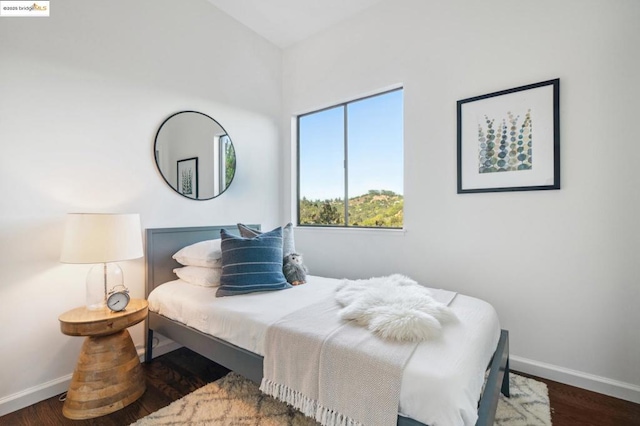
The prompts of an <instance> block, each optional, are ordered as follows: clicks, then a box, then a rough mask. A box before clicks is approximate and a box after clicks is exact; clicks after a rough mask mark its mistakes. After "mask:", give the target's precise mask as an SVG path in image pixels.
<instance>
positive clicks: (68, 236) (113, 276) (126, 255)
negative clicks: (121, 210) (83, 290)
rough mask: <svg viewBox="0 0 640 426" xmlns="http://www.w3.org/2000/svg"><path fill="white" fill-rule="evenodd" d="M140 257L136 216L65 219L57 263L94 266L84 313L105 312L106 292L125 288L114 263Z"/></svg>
mask: <svg viewBox="0 0 640 426" xmlns="http://www.w3.org/2000/svg"><path fill="white" fill-rule="evenodd" d="M143 255H144V253H143V251H142V231H141V228H140V216H139V215H138V214H98V213H69V214H68V215H67V221H66V225H65V232H64V239H63V243H62V253H61V254H60V262H62V263H96V264H97V265H95V266H94V267H93V268H91V270H90V271H89V274H88V275H87V309H90V310H97V309H102V308H104V307H105V306H106V298H107V291H108V290H110V289H112V288H114V287H115V286H118V285H123V284H124V277H123V273H122V269H120V266H118V264H117V263H115V262H118V261H121V260H130V259H138V258H140V257H142V256H143Z"/></svg>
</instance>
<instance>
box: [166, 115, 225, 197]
mask: <svg viewBox="0 0 640 426" xmlns="http://www.w3.org/2000/svg"><path fill="white" fill-rule="evenodd" d="M155 158H156V165H157V166H158V170H159V171H160V173H161V174H162V177H163V178H164V180H165V181H166V182H167V184H169V186H170V187H171V188H173V189H174V190H175V191H176V192H177V193H178V194H180V195H182V196H184V197H187V198H192V199H194V200H209V199H211V198H214V197H217V196H218V195H220V194H222V193H223V192H224V191H225V190H226V189H227V188H228V187H229V185H230V184H231V181H232V180H233V176H234V175H235V172H236V152H235V149H234V148H233V143H232V142H231V138H230V137H229V135H228V134H227V132H226V131H225V130H224V128H223V127H222V126H221V125H220V124H219V123H218V122H217V121H216V120H214V119H213V118H211V117H209V116H208V115H206V114H203V113H201V112H197V111H180V112H177V113H175V114H173V115H172V116H170V117H169V118H167V119H166V120H165V121H164V123H162V125H161V126H160V128H159V129H158V133H157V134H156V142H155Z"/></svg>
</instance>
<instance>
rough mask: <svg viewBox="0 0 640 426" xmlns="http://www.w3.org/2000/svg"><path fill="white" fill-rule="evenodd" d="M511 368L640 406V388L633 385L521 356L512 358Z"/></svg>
mask: <svg viewBox="0 0 640 426" xmlns="http://www.w3.org/2000/svg"><path fill="white" fill-rule="evenodd" d="M509 366H510V368H511V370H515V371H521V372H523V373H527V374H532V375H534V376H538V377H541V378H543V379H548V380H553V381H554V382H560V383H564V384H567V385H571V386H575V387H578V388H582V389H587V390H590V391H593V392H598V393H602V394H605V395H609V396H613V397H614V398H618V399H624V400H625V401H631V402H635V403H636V404H640V386H637V385H634V384H631V383H626V382H621V381H618V380H613V379H608V378H606V377H602V376H596V375H594V374H589V373H583V372H581V371H576V370H572V369H570V368H564V367H559V366H557V365H553V364H547V363H544V362H538V361H533V360H531V359H527V358H521V357H519V356H510V357H509Z"/></svg>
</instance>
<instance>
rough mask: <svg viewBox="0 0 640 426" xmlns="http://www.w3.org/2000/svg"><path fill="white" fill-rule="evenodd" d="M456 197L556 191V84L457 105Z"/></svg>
mask: <svg viewBox="0 0 640 426" xmlns="http://www.w3.org/2000/svg"><path fill="white" fill-rule="evenodd" d="M457 104H458V194H465V193H475V192H502V191H532V190H544V189H560V111H559V106H560V80H559V79H555V80H549V81H543V82H541V83H535V84H530V85H527V86H522V87H516V88H514V89H509V90H503V91H500V92H495V93H489V94H487V95H482V96H476V97H473V98H468V99H462V100H460V101H458V103H457Z"/></svg>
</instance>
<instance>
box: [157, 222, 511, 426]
mask: <svg viewBox="0 0 640 426" xmlns="http://www.w3.org/2000/svg"><path fill="white" fill-rule="evenodd" d="M249 226H251V227H253V228H255V229H260V226H259V225H249ZM223 228H224V229H226V230H227V231H228V232H230V233H233V234H236V235H237V234H238V231H237V227H236V225H228V226H203V227H188V228H156V229H147V230H146V293H145V296H146V297H148V296H149V293H151V291H152V290H153V289H154V288H156V287H157V286H159V285H160V284H162V283H165V282H167V281H172V280H175V279H176V276H175V274H174V273H173V269H174V268H176V267H179V266H180V265H179V264H178V263H177V262H176V261H175V260H173V259H172V258H171V256H172V255H173V254H174V253H175V252H177V251H178V250H179V249H181V248H182V247H185V246H187V245H189V244H193V243H196V242H198V241H203V240H210V239H215V238H220V230H221V229H223ZM155 332H157V333H160V334H162V335H163V336H165V337H168V338H169V339H171V340H173V341H174V342H176V343H179V344H181V345H183V346H185V347H187V348H189V349H191V350H193V351H195V352H197V353H199V354H200V355H203V356H205V357H207V358H209V359H210V360H212V361H214V362H216V363H218V364H220V365H223V366H224V367H226V368H228V369H230V370H233V371H235V372H236V373H238V374H241V375H243V376H244V377H246V378H248V379H250V380H252V381H254V382H256V383H258V384H259V383H260V381H261V380H262V371H263V370H262V363H263V357H262V356H260V355H257V354H255V353H253V352H249V351H247V350H245V349H242V348H240V347H238V346H235V345H232V344H231V343H228V342H226V341H224V340H222V339H218V338H217V337H214V336H211V335H208V334H205V333H202V332H200V331H198V330H196V329H193V328H191V327H188V326H186V325H184V324H181V323H179V322H176V321H173V320H170V319H169V318H167V317H164V316H162V315H159V314H157V313H155V312H151V311H149V317H148V320H147V346H146V351H145V362H150V361H151V359H152V358H153V353H152V345H153V334H154V333H155ZM488 368H489V375H488V377H487V380H486V384H485V387H484V391H483V393H482V395H481V398H480V402H479V404H478V421H477V422H476V426H492V425H493V422H494V418H495V413H496V409H497V406H498V398H499V396H500V392H502V394H504V395H505V396H507V397H508V396H509V332H508V331H507V330H502V331H501V333H500V340H499V341H498V345H497V347H496V350H495V352H494V354H493V358H492V359H491V362H490V364H489V367H488ZM398 425H399V426H424V425H423V424H422V423H420V422H418V421H416V420H413V419H410V418H408V417H403V416H398Z"/></svg>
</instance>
